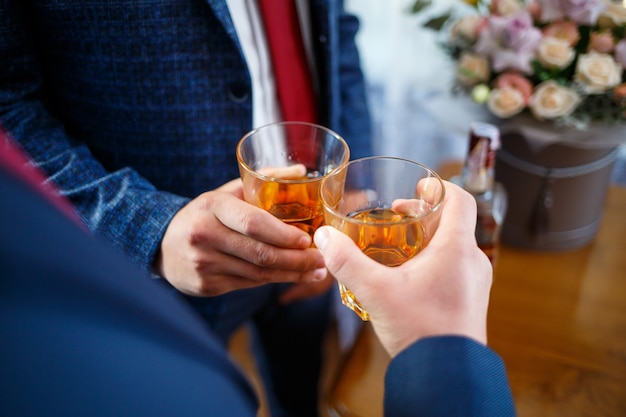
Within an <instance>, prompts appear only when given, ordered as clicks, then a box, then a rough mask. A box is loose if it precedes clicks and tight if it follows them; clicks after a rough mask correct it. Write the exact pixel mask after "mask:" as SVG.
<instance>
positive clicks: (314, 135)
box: [236, 122, 350, 237]
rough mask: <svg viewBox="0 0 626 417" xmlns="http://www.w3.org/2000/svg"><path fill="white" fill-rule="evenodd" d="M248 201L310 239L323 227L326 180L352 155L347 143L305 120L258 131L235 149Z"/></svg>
mask: <svg viewBox="0 0 626 417" xmlns="http://www.w3.org/2000/svg"><path fill="white" fill-rule="evenodd" d="M236 154H237V161H238V164H239V172H240V175H241V179H242V181H243V194H244V199H245V200H246V201H247V202H248V203H250V204H253V205H255V206H257V207H260V208H262V209H264V210H266V211H268V212H269V213H271V214H273V215H274V216H275V217H277V218H279V219H281V220H282V221H284V222H285V223H288V224H291V225H293V226H296V227H298V228H300V229H301V230H304V231H305V232H307V233H308V234H309V235H310V236H311V237H313V234H314V233H315V230H317V228H318V227H319V226H321V225H322V223H323V221H324V214H323V209H322V204H321V202H320V198H319V187H320V183H321V181H322V179H323V178H324V177H325V176H326V175H328V174H329V173H330V172H332V171H333V170H334V169H336V168H339V167H341V166H343V165H345V164H346V163H347V162H348V160H349V159H350V150H349V148H348V145H347V143H346V141H345V140H344V139H343V138H342V137H341V136H339V135H338V134H337V133H335V132H333V131H332V130H330V129H328V128H326V127H323V126H319V125H316V124H311V123H305V122H280V123H274V124H270V125H266V126H262V127H259V128H258V129H254V130H252V131H250V132H249V133H247V134H246V135H244V136H243V138H242V139H241V140H240V141H239V143H238V145H237V149H236Z"/></svg>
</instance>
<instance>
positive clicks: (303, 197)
mask: <svg viewBox="0 0 626 417" xmlns="http://www.w3.org/2000/svg"><path fill="white" fill-rule="evenodd" d="M317 177H319V174H318V173H317V172H312V173H309V174H307V176H304V177H300V178H289V179H290V180H307V179H311V178H317ZM320 180H321V177H320ZM319 184H320V181H308V182H293V183H286V182H271V181H265V182H263V184H262V185H261V187H260V188H259V191H258V199H259V202H260V203H261V206H262V208H263V209H264V210H266V211H268V212H269V213H271V214H272V215H274V216H275V217H277V218H279V219H281V220H282V221H283V222H285V223H287V224H290V225H292V226H296V227H297V228H299V229H301V230H303V231H305V232H306V233H308V234H309V235H311V237H313V234H314V233H315V231H316V230H317V229H318V228H319V227H320V226H321V225H322V224H323V223H324V213H323V210H322V205H321V202H320V199H319Z"/></svg>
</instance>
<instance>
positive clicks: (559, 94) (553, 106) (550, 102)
mask: <svg viewBox="0 0 626 417" xmlns="http://www.w3.org/2000/svg"><path fill="white" fill-rule="evenodd" d="M578 103H580V96H579V95H578V93H576V91H574V90H572V89H571V88H567V87H563V86H560V85H559V84H557V83H556V82H555V81H552V80H549V81H545V82H543V83H541V84H539V85H538V86H537V88H536V89H535V92H534V93H533V95H532V96H531V97H530V104H529V107H530V110H531V111H532V112H533V114H534V115H535V117H536V118H537V119H540V120H543V119H555V118H557V117H563V116H568V115H570V114H571V113H572V112H573V111H574V110H575V109H576V106H578Z"/></svg>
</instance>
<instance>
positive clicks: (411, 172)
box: [320, 157, 445, 320]
mask: <svg viewBox="0 0 626 417" xmlns="http://www.w3.org/2000/svg"><path fill="white" fill-rule="evenodd" d="M444 193H445V189H444V184H443V181H442V180H441V178H440V177H439V176H438V175H437V174H436V173H435V172H434V171H433V170H431V169H430V168H428V167H426V166H424V165H422V164H419V163H417V162H413V161H409V160H406V159H401V158H393V157H371V158H363V159H357V160H355V161H352V162H350V163H348V164H347V165H345V166H343V167H342V168H340V169H338V170H336V171H335V172H333V173H331V174H330V175H328V176H327V177H326V178H324V180H323V181H322V185H321V189H320V195H321V199H322V203H323V206H324V216H325V221H326V224H328V225H330V226H333V227H335V228H336V229H338V230H340V231H342V232H343V233H345V234H347V235H348V236H350V237H351V238H352V240H353V241H354V242H355V243H356V244H357V245H358V246H359V248H361V250H362V251H363V252H364V253H365V254H366V255H368V256H369V257H370V258H372V259H374V260H375V261H377V262H380V263H382V264H385V265H387V266H398V265H401V264H402V263H404V262H405V261H407V260H408V259H410V258H411V257H413V256H415V255H416V254H417V253H419V252H420V251H421V250H422V249H424V248H425V247H426V245H427V244H428V242H429V240H430V238H431V237H432V235H433V234H434V232H435V230H436V228H437V225H438V224H439V208H440V206H441V203H442V201H443V198H444ZM390 284H391V283H390ZM339 290H340V292H341V300H342V302H343V304H344V305H346V306H347V307H348V308H350V309H352V310H353V311H354V312H355V313H356V314H357V315H359V317H361V319H363V320H369V314H368V313H367V311H365V310H364V309H363V307H362V306H361V305H360V304H359V302H358V300H357V299H356V298H355V297H354V295H353V294H352V293H351V292H350V290H348V289H347V288H345V286H343V285H342V284H341V283H339Z"/></svg>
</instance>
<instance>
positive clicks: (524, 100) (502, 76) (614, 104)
mask: <svg viewBox="0 0 626 417" xmlns="http://www.w3.org/2000/svg"><path fill="white" fill-rule="evenodd" d="M429 3H430V1H429V0H417V2H416V3H415V5H414V11H421V10H422V9H424V7H425V6H427V5H429ZM464 3H465V4H466V5H467V4H469V5H470V6H471V9H472V12H473V13H471V14H468V15H465V16H463V17H460V18H458V19H453V13H452V12H445V13H443V14H441V15H439V16H436V17H434V18H432V19H431V20H429V21H428V22H427V23H426V26H428V27H431V28H435V29H441V28H448V29H449V30H448V31H447V33H446V34H447V36H446V41H445V42H444V47H445V48H446V49H447V50H448V51H449V53H450V55H451V56H452V57H453V58H454V59H455V60H456V64H457V71H456V75H457V76H456V83H455V88H456V89H458V90H462V91H464V92H467V93H468V94H471V97H472V98H473V100H474V101H476V102H478V103H485V104H486V106H487V108H488V109H489V111H490V113H492V114H493V115H495V116H497V117H498V118H500V119H510V118H512V117H513V116H516V115H518V114H520V113H523V112H527V113H530V114H532V116H533V117H534V118H535V119H537V120H549V121H554V122H556V123H557V124H558V125H568V126H575V127H577V128H579V129H582V128H584V127H586V126H587V125H588V124H589V123H590V122H592V121H598V122H601V123H623V122H626V75H625V74H626V71H625V68H626V3H625V4H618V3H614V2H609V1H608V0H530V1H523V0H492V1H489V0H465V1H464Z"/></svg>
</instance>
